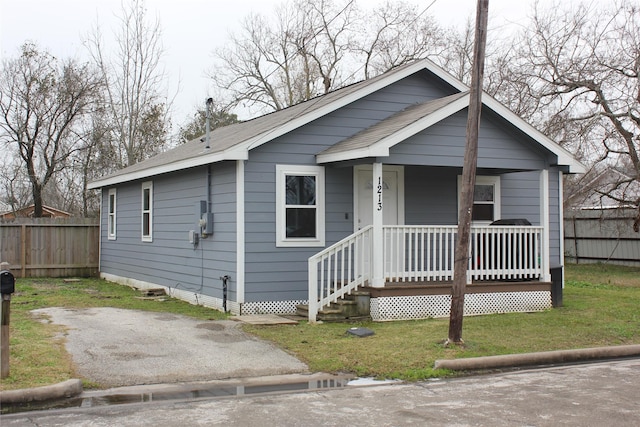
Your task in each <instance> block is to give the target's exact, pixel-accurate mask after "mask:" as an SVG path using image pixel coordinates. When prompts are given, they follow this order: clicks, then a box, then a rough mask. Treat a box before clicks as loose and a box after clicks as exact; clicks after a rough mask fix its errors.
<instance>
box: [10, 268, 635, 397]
mask: <svg viewBox="0 0 640 427" xmlns="http://www.w3.org/2000/svg"><path fill="white" fill-rule="evenodd" d="M16 290H17V292H16V293H15V294H14V295H13V298H12V303H11V366H10V368H11V369H10V376H9V378H7V379H4V380H2V383H1V385H0V390H9V389H18V388H26V387H37V386H41V385H48V384H53V383H56V382H60V381H64V380H67V379H69V378H74V377H75V371H74V366H73V363H72V361H71V360H70V357H69V355H68V354H67V353H66V351H65V349H64V329H63V328H61V327H59V326H55V325H52V324H46V323H42V322H41V321H40V320H38V319H34V316H33V315H32V314H31V310H33V309H37V308H44V307H66V308H85V307H117V308H126V309H134V310H149V311H162V312H171V313H175V314H183V315H188V316H192V317H196V318H199V319H211V320H213V319H222V318H226V316H225V315H224V314H222V313H220V312H217V311H215V310H211V309H208V308H204V307H200V306H194V305H190V304H188V303H186V302H182V301H179V300H175V299H172V298H168V297H167V298H164V299H163V300H161V299H140V298H139V296H140V294H139V293H138V292H136V291H135V290H132V289H130V288H128V287H126V286H121V285H116V284H113V283H108V282H105V281H103V280H98V279H82V280H80V281H79V282H74V283H65V282H63V280H61V279H24V280H18V281H17V284H16ZM563 302H564V306H563V307H561V308H557V309H553V310H549V311H545V312H540V313H513V314H496V315H489V316H475V317H466V318H465V319H464V325H463V338H464V340H465V345H464V346H463V347H452V348H445V347H443V345H442V343H443V341H444V339H445V338H446V337H447V335H448V326H449V324H448V322H449V321H448V319H427V320H417V321H399V322H384V323H372V322H365V323H324V324H315V325H311V324H308V323H307V322H301V323H299V324H298V325H279V326H250V325H245V326H244V329H245V330H246V331H247V332H249V333H251V334H254V335H256V336H258V337H261V338H264V339H267V340H270V341H273V342H274V343H276V344H277V345H279V346H280V347H281V348H283V349H285V350H286V351H288V352H290V353H291V354H294V355H295V356H297V357H298V358H300V359H301V360H303V361H305V362H306V363H307V364H308V365H309V367H310V369H311V370H312V371H322V372H349V373H354V374H356V375H359V376H373V377H378V378H399V379H404V380H420V379H426V378H430V377H441V376H444V375H450V373H448V372H445V371H442V370H440V371H435V370H434V369H433V363H434V361H435V360H436V359H444V358H461V357H474V356H489V355H498V354H510V353H525V352H531V351H548V350H561V349H572V348H586V347H598V346H607V345H622V344H640V268H629V267H616V266H603V265H580V266H574V265H570V266H567V268H566V287H565V290H564V298H563ZM356 326H364V327H367V328H370V329H373V330H374V331H375V335H373V336H371V337H367V338H356V337H351V336H348V335H347V334H346V331H347V329H349V328H351V327H356ZM85 385H86V386H99V384H85Z"/></svg>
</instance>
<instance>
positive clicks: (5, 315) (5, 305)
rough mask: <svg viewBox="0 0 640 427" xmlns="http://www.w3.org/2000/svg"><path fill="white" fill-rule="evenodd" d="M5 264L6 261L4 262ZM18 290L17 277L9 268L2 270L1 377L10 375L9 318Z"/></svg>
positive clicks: (0, 281)
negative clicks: (13, 296) (13, 299)
mask: <svg viewBox="0 0 640 427" xmlns="http://www.w3.org/2000/svg"><path fill="white" fill-rule="evenodd" d="M3 264H4V263H3ZM15 291H16V278H15V277H13V274H11V272H10V271H9V270H2V271H0V294H2V315H1V319H0V336H1V337H2V338H1V339H0V378H2V379H4V378H7V377H8V376H9V319H10V317H9V316H10V313H11V311H10V310H11V294H12V293H14V292H15Z"/></svg>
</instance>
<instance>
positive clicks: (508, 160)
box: [90, 60, 584, 321]
mask: <svg viewBox="0 0 640 427" xmlns="http://www.w3.org/2000/svg"><path fill="white" fill-rule="evenodd" d="M468 104H469V93H468V87H467V86H465V85H464V84H463V83H461V82H460V81H458V80H457V79H455V78H453V77H452V76H451V75H449V74H448V73H446V72H445V71H444V70H442V69H441V68H439V67H438V66H436V65H435V64H434V63H432V62H431V61H429V60H421V61H417V62H413V63H410V64H407V65H405V66H402V67H398V68H396V69H394V70H392V71H389V72H387V73H385V74H383V75H380V76H377V77H375V78H372V79H369V80H366V81H362V82H360V83H356V84H353V85H350V86H347V87H344V88H341V89H338V90H335V91H333V92H330V93H327V94H325V95H322V96H318V97H316V98H313V99H311V100H309V101H306V102H303V103H300V104H298V105H295V106H292V107H289V108H286V109H284V110H281V111H277V112H274V113H271V114H266V115H264V116H261V117H258V118H255V119H252V120H248V121H246V122H242V123H238V124H233V125H230V126H226V127H223V128H219V129H215V130H214V131H212V132H211V133H210V135H209V136H204V137H203V138H199V139H196V140H193V141H190V142H188V143H186V144H184V145H181V146H179V147H176V148H175V149H172V150H170V151H167V152H165V153H162V154H159V155H157V156H155V157H153V158H150V159H148V160H146V161H144V162H141V163H138V164H136V165H133V166H130V167H128V168H125V169H123V170H121V171H118V172H116V173H114V174H112V175H109V176H106V177H103V178H101V179H98V180H97V181H95V182H93V183H92V184H91V185H90V188H93V189H101V190H102V214H101V224H102V231H101V236H102V237H101V252H100V254H101V257H100V271H101V274H102V277H104V278H105V279H107V280H111V281H115V282H119V283H123V284H128V285H130V286H136V287H141V288H148V287H164V288H166V289H167V291H168V293H169V294H171V295H173V296H176V297H179V298H182V299H185V300H188V301H191V302H193V303H197V304H203V305H207V306H211V307H214V308H218V309H225V310H229V311H231V312H232V313H235V314H256V313H281V314H284V313H293V312H295V311H296V306H297V305H299V304H309V312H308V315H309V319H310V320H311V321H315V320H316V319H317V317H316V316H317V315H318V311H321V310H323V309H325V308H326V307H327V306H329V305H330V304H332V303H336V301H338V300H340V299H341V298H342V297H344V296H346V295H348V294H352V293H354V292H356V291H357V292H361V291H362V290H363V289H364V290H366V291H367V295H369V297H368V298H369V299H368V307H369V308H370V314H371V317H372V318H373V319H374V320H392V319H408V318H425V317H437V316H448V311H449V301H450V281H451V279H452V277H453V250H454V246H455V237H456V232H457V226H456V224H457V212H458V194H459V191H460V182H459V179H460V178H459V177H460V176H461V173H462V164H463V153H464V146H465V129H466V118H467V107H468ZM477 171H478V172H477V185H476V188H475V205H474V209H473V215H474V224H473V230H472V243H473V244H472V247H471V249H470V261H471V262H470V268H469V271H468V272H467V277H468V282H469V286H468V288H467V293H468V294H467V298H466V299H465V312H466V313H467V314H480V313H493V312H506V311H532V310H543V309H547V308H550V307H551V305H552V295H551V288H552V278H551V272H552V271H553V272H554V273H555V274H556V277H555V279H554V280H555V281H556V282H558V281H560V283H561V280H562V279H561V277H562V276H561V273H562V266H563V247H562V245H563V240H562V179H563V174H571V173H583V172H584V167H583V166H582V165H581V164H580V163H578V162H577V161H576V160H575V159H574V158H573V157H572V156H571V155H570V154H569V153H568V152H567V151H565V150H564V149H562V148H561V147H560V146H558V145H557V144H556V143H554V142H553V141H552V140H550V139H549V138H547V137H545V136H544V135H543V134H541V133H540V132H538V131H537V130H535V129H534V128H533V127H531V126H530V125H528V124H527V123H525V122H524V121H523V120H521V119H520V118H519V117H518V116H516V115H515V114H514V113H512V112H511V111H509V110H508V109H507V108H505V107H504V106H503V105H501V104H500V103H498V102H497V101H496V100H495V99H493V98H491V97H490V96H488V95H486V94H485V95H484V96H483V107H482V119H481V128H480V138H479V153H478V169H477ZM504 219H517V221H506V222H507V223H508V224H509V223H515V224H514V225H500V226H499V225H490V224H491V223H492V222H494V221H496V220H504ZM503 222H504V221H503ZM559 288H561V286H560V287H559ZM365 301H366V300H365Z"/></svg>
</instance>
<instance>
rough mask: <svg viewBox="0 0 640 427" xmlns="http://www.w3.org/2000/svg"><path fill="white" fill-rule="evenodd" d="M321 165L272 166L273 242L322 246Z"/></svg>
mask: <svg viewBox="0 0 640 427" xmlns="http://www.w3.org/2000/svg"><path fill="white" fill-rule="evenodd" d="M324 242H325V236H324V168H323V167H321V166H302V165H290V166H287V165H277V166H276V246H297V247H304V246H324Z"/></svg>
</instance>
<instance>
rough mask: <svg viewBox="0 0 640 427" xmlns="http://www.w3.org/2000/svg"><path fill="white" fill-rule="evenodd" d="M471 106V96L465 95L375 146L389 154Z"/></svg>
mask: <svg viewBox="0 0 640 427" xmlns="http://www.w3.org/2000/svg"><path fill="white" fill-rule="evenodd" d="M468 106H469V94H466V95H464V96H463V97H461V98H460V99H456V100H455V101H453V102H452V103H450V104H448V105H445V106H444V107H442V108H440V109H439V110H436V111H434V112H433V113H431V114H429V115H427V116H424V117H423V118H421V119H419V120H416V121H415V122H413V123H411V124H410V125H408V126H405V127H404V128H402V129H400V130H399V131H397V132H394V133H393V134H391V135H389V136H388V137H386V138H383V139H381V140H380V141H378V142H376V143H375V144H374V146H381V147H385V148H386V150H387V153H388V151H389V148H391V147H393V146H394V145H396V144H399V143H401V142H402V141H404V140H406V139H408V138H410V137H412V136H413V135H415V134H417V133H419V132H422V131H423V130H425V129H428V128H429V127H431V126H433V125H435V124H436V123H438V122H440V121H441V120H444V119H446V118H447V117H449V116H451V115H452V114H455V113H457V112H458V111H460V110H462V109H463V108H466V107H468ZM387 155H388V154H387Z"/></svg>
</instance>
